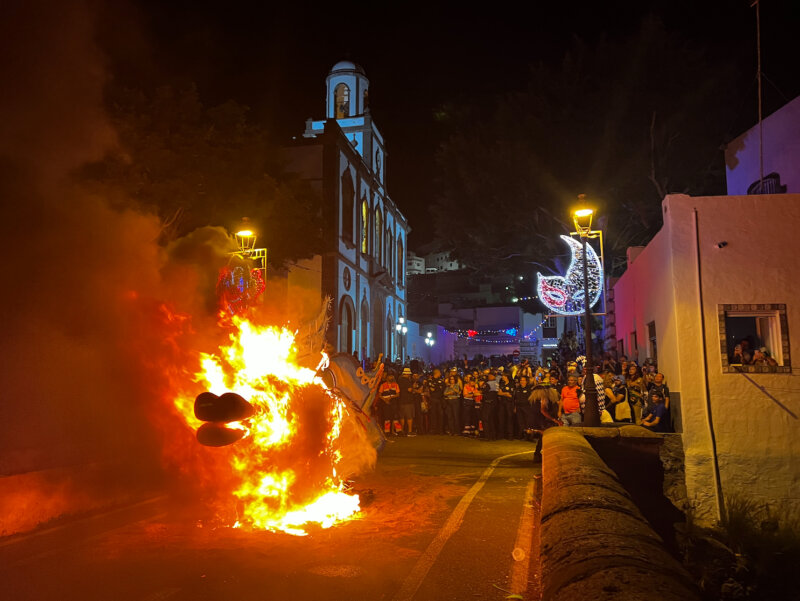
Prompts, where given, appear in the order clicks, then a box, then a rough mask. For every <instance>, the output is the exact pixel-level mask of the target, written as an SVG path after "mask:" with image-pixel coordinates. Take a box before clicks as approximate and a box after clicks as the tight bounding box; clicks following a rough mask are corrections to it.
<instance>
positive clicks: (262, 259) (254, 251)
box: [232, 217, 267, 282]
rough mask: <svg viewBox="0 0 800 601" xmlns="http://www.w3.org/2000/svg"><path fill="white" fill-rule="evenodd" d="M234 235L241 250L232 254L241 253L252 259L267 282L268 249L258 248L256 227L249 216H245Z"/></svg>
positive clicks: (241, 255)
mask: <svg viewBox="0 0 800 601" xmlns="http://www.w3.org/2000/svg"><path fill="white" fill-rule="evenodd" d="M234 237H235V238H236V244H237V246H238V247H239V250H238V251H236V252H235V253H232V254H235V255H239V256H240V257H244V258H246V259H252V260H253V261H254V262H255V263H256V265H257V267H256V269H258V271H259V272H260V273H261V278H262V279H263V280H264V282H266V281H267V249H266V248H256V239H257V238H256V232H255V228H254V227H253V224H252V223H251V222H250V220H249V219H248V218H247V217H243V218H242V220H241V222H240V223H239V224H238V226H237V229H236V233H235V234H234Z"/></svg>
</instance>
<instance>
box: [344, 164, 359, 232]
mask: <svg viewBox="0 0 800 601" xmlns="http://www.w3.org/2000/svg"><path fill="white" fill-rule="evenodd" d="M355 206H356V190H355V186H354V185H353V177H352V176H351V175H350V170H349V169H346V170H345V172H344V173H343V174H342V238H344V239H345V240H347V241H348V242H351V243H352V242H353V218H354V214H353V212H354V211H355Z"/></svg>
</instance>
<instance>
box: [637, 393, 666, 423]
mask: <svg viewBox="0 0 800 601" xmlns="http://www.w3.org/2000/svg"><path fill="white" fill-rule="evenodd" d="M650 400H651V401H652V403H651V405H650V407H649V408H648V409H647V412H646V413H645V414H644V415H643V416H642V426H644V427H645V428H647V429H648V430H650V431H652V432H668V431H669V427H668V425H667V422H668V419H667V408H666V407H664V397H662V396H661V393H660V392H658V391H653V392H652V393H651V394H650Z"/></svg>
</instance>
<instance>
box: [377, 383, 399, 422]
mask: <svg viewBox="0 0 800 601" xmlns="http://www.w3.org/2000/svg"><path fill="white" fill-rule="evenodd" d="M378 396H379V397H380V399H381V403H380V411H381V419H382V420H383V433H384V434H386V435H387V436H389V435H392V434H393V435H395V436H396V435H397V432H396V431H394V430H393V429H392V424H393V423H394V420H395V419H397V399H399V398H400V386H398V385H397V382H395V380H394V374H389V375H388V376H386V381H385V382H384V383H383V384H381V386H380V388H379V389H378Z"/></svg>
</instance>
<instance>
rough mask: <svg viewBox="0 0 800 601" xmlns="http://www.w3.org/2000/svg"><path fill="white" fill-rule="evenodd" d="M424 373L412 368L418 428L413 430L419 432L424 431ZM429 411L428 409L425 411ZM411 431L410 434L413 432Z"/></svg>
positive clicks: (413, 395) (412, 384)
mask: <svg viewBox="0 0 800 601" xmlns="http://www.w3.org/2000/svg"><path fill="white" fill-rule="evenodd" d="M422 384H423V381H422V375H421V374H420V373H418V372H415V371H414V368H413V367H412V368H411V395H412V397H413V398H414V418H415V422H414V423H415V425H416V429H415V430H411V432H415V433H417V434H421V433H423V423H422V422H423V411H422V391H423V390H422ZM425 413H427V411H425ZM411 432H409V434H410V433H411Z"/></svg>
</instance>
